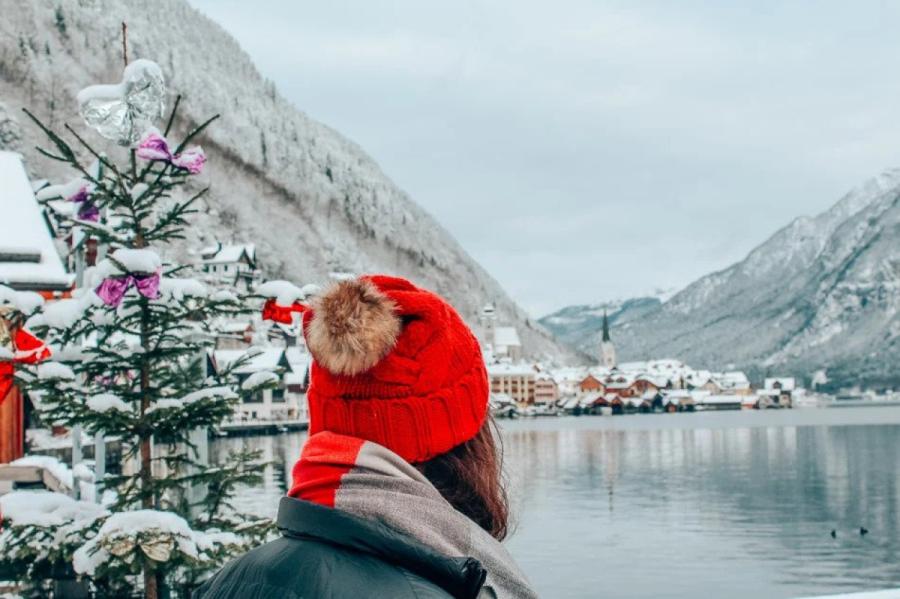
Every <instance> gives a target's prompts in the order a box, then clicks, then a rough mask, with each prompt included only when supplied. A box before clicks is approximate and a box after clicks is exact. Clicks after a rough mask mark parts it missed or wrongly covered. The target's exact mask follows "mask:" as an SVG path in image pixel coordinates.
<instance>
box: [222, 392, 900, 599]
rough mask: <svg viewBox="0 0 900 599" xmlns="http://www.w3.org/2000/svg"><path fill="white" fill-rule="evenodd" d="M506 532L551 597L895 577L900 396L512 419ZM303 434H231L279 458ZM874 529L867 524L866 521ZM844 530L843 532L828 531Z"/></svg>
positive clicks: (763, 593) (262, 497) (735, 591)
mask: <svg viewBox="0 0 900 599" xmlns="http://www.w3.org/2000/svg"><path fill="white" fill-rule="evenodd" d="M502 428H503V436H504V444H505V450H506V460H507V467H508V472H509V476H510V481H511V493H512V496H513V502H514V506H515V509H516V514H517V526H516V530H515V533H514V535H513V536H512V538H511V539H510V540H509V541H508V544H509V548H510V550H511V551H512V553H513V555H514V556H515V557H516V558H517V559H518V560H519V562H520V564H521V565H522V566H523V568H524V569H525V571H526V572H528V573H529V576H530V577H531V579H532V581H533V582H534V583H535V585H536V586H537V588H538V590H539V591H540V592H541V593H542V596H544V597H547V598H548V599H555V598H563V597H584V598H588V597H590V598H595V597H623V598H628V597H709V598H717V597H731V598H743V597H747V598H751V597H752V598H769V597H771V598H778V597H801V596H806V595H816V594H826V593H838V592H846V591H856V590H868V589H880V588H890V587H900V408H895V407H890V408H843V409H827V410H814V409H807V410H802V409H797V410H792V411H765V412H721V413H697V414H673V415H668V414H666V415H663V414H660V415H634V416H616V417H581V418H543V419H536V420H518V421H506V422H504V423H503V426H502ZM304 438H305V435H303V434H290V435H280V436H275V437H250V438H243V439H223V440H220V441H217V442H216V445H215V446H214V448H213V449H214V453H222V452H225V451H227V450H228V448H229V447H235V446H240V445H243V444H246V445H248V446H251V447H256V448H260V449H263V450H264V453H265V457H266V459H268V460H271V461H272V462H273V465H271V466H269V467H268V468H267V469H266V472H265V483H264V485H262V486H261V487H259V488H256V489H248V490H247V492H246V493H245V494H244V495H243V496H242V498H241V506H240V507H242V508H244V509H247V510H252V511H255V512H257V513H261V514H266V515H274V513H275V509H276V506H277V501H278V497H279V496H280V495H281V494H283V492H284V490H285V485H286V481H287V480H288V479H289V477H290V469H291V467H292V466H293V463H294V461H295V460H296V458H297V456H298V455H299V452H300V447H301V445H302V443H303V439H304ZM860 526H865V527H866V528H868V529H869V530H870V531H871V532H870V533H869V534H868V535H867V536H865V537H861V536H860V535H859V532H858V529H859V527H860ZM832 529H836V530H837V535H838V536H837V539H832V538H831V536H830V532H831V530H832Z"/></svg>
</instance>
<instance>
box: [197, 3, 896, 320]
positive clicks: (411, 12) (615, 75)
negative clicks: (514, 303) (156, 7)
mask: <svg viewBox="0 0 900 599" xmlns="http://www.w3.org/2000/svg"><path fill="white" fill-rule="evenodd" d="M191 1H192V3H193V4H194V5H195V6H197V7H198V8H200V9H201V10H203V11H204V12H205V13H206V14H208V15H209V16H211V17H212V18H213V19H215V20H216V21H218V22H219V23H220V24H221V25H223V26H224V27H225V29H227V30H228V31H229V32H231V33H232V34H233V35H235V36H236V37H237V39H238V40H239V41H240V43H241V44H242V45H243V47H244V49H245V50H246V51H247V52H248V53H249V54H250V55H251V56H252V57H253V59H254V60H255V61H256V63H257V65H258V67H259V69H260V70H261V71H262V73H263V74H264V75H265V76H266V77H268V78H270V79H272V80H274V81H275V82H276V84H277V86H278V88H279V89H280V91H281V92H282V93H283V94H284V95H285V96H287V98H289V99H290V100H291V101H293V102H294V103H295V104H296V105H297V106H298V107H299V108H300V109H302V110H304V111H305V112H306V113H307V114H309V115H310V116H312V117H313V118H316V119H318V120H320V121H322V122H324V123H326V124H328V125H330V126H332V127H334V128H335V129H337V130H339V131H340V132H342V133H343V134H345V135H347V136H348V137H350V138H351V139H353V140H355V141H356V142H358V143H359V144H360V145H362V147H363V148H365V149H366V150H367V151H368V152H369V153H370V154H371V155H372V156H373V157H374V158H375V159H376V160H377V161H378V162H379V163H380V164H381V166H382V168H383V169H384V171H385V172H386V173H387V174H388V175H389V176H390V177H391V178H392V179H393V180H394V181H396V182H397V183H398V184H399V185H400V186H401V187H402V188H404V189H406V190H407V191H408V192H409V193H410V194H411V195H412V197H413V198H414V199H415V200H416V201H417V202H418V203H419V204H421V205H422V206H423V207H425V208H426V209H427V210H428V211H430V212H431V213H432V214H433V215H434V216H435V217H436V218H437V219H438V220H439V221H440V222H441V223H443V224H444V226H445V227H446V228H448V229H449V230H450V231H451V232H452V233H453V234H454V235H455V236H456V238H457V239H458V240H459V241H460V242H461V243H462V245H463V246H464V247H465V248H466V250H468V252H469V253H470V254H471V255H472V256H474V257H475V258H476V259H477V260H478V261H479V262H480V263H481V264H482V265H483V266H484V267H485V268H487V270H488V271H490V272H491V273H492V274H493V275H494V276H495V277H496V278H497V279H498V280H499V281H500V282H501V283H502V284H503V285H504V286H505V287H506V289H507V290H508V291H509V292H510V293H511V294H512V295H513V297H515V298H516V299H518V300H519V302H520V303H521V304H522V305H524V306H525V307H526V308H528V309H529V310H530V311H531V312H532V313H533V314H535V315H538V316H539V315H542V314H544V313H547V312H548V311H551V310H554V309H556V308H559V307H561V306H563V305H567V304H572V303H590V302H597V301H602V300H608V299H614V298H622V297H629V296H633V295H639V294H643V293H647V292H649V291H652V290H653V289H655V288H670V287H681V286H684V285H686V284H688V283H690V282H691V281H692V280H694V279H695V278H697V277H699V276H701V275H703V274H706V273H708V272H710V271H712V270H716V269H720V268H724V267H726V266H728V265H729V264H731V263H732V262H734V261H736V260H739V259H740V258H742V257H743V256H744V255H745V254H746V253H747V252H748V251H749V250H750V249H752V248H753V247H754V246H756V245H758V244H759V243H761V242H762V241H764V240H765V239H766V238H767V237H768V236H769V235H771V234H772V233H773V232H774V231H775V230H776V229H777V228H779V227H781V226H783V225H785V224H787V222H789V221H790V220H791V219H793V218H795V217H797V216H799V215H802V214H813V213H816V212H818V211H821V210H824V209H826V208H827V207H828V206H830V205H831V204H832V203H834V202H835V201H836V200H837V199H838V198H839V197H840V196H841V195H843V194H844V193H845V192H846V191H848V190H849V189H850V188H852V187H854V186H856V185H858V184H859V183H861V182H862V181H863V180H864V179H866V178H868V177H870V176H873V175H875V174H877V173H878V172H880V171H882V170H883V169H885V168H887V167H891V166H895V165H898V164H900V64H898V63H900V60H898V59H900V35H898V31H900V3H891V2H887V1H885V2H878V1H871V2H864V1H855V2H827V1H815V2H813V1H809V2H792V1H789V0H779V1H772V2H767V1H762V0H752V1H749V0H748V1H745V2H738V1H733V2H713V1H710V2H688V1H684V0H682V1H679V2H677V3H676V2H669V1H660V2H637V1H627V2H624V1H623V2H600V1H578V0H573V1H568V0H559V1H555V2H547V1H546V0H543V1H532V0H515V1H513V0H502V1H501V0H485V1H467V0H456V1H455V2H428V1H424V0H394V1H390V0H377V1H364V0H359V1H345V0H329V1H328V2H310V1H302V2H301V1H288V0H268V1H267V0H256V1H254V2H246V1H244V0H241V1H238V0H191Z"/></svg>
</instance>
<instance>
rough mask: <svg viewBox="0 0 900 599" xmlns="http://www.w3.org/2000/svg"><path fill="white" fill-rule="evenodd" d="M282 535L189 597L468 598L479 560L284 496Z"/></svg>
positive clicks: (480, 573) (474, 590) (478, 576)
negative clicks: (446, 553)
mask: <svg viewBox="0 0 900 599" xmlns="http://www.w3.org/2000/svg"><path fill="white" fill-rule="evenodd" d="M277 523H278V527H279V528H280V529H281V531H282V533H283V535H284V536H282V537H281V538H280V539H278V540H276V541H272V542H271V543H268V544H266V545H263V546H261V547H258V548H256V549H254V550H252V551H250V552H249V553H247V554H246V555H244V556H242V557H240V558H239V559H237V560H235V561H233V562H231V563H230V564H228V565H227V566H225V567H224V568H223V569H222V570H221V571H220V572H219V573H218V574H216V575H215V576H214V577H213V578H211V579H210V580H209V581H207V582H206V583H205V584H204V585H203V586H202V587H200V589H198V590H197V591H196V593H195V594H194V599H238V598H240V599H301V598H303V599H320V598H321V599H325V598H328V599H345V598H346V599H366V598H369V597H384V598H386V599H407V598H409V599H412V598H417V599H431V598H435V599H437V598H441V599H446V598H448V597H457V598H465V599H469V598H471V599H474V598H475V597H478V596H479V591H480V590H481V588H482V585H483V584H484V581H485V577H486V572H485V570H484V568H483V567H482V566H481V564H480V563H479V561H478V560H476V559H473V558H465V557H456V558H454V557H446V556H443V555H440V554H439V553H437V552H436V551H434V550H433V549H430V548H429V547H427V546H425V545H423V544H422V543H420V542H419V541H417V540H415V539H414V538H412V537H410V536H407V535H405V534H403V533H401V532H398V531H396V530H394V529H393V528H389V527H388V526H386V525H384V524H382V523H380V522H377V521H374V520H368V519H364V518H360V517H358V516H354V515H353V514H350V513H348V512H345V511H342V510H339V509H334V508H328V507H323V506H320V505H316V504H315V503H311V502H308V501H302V500H299V499H293V498H291V497H285V498H283V499H282V500H281V504H280V505H279V508H278V521H277Z"/></svg>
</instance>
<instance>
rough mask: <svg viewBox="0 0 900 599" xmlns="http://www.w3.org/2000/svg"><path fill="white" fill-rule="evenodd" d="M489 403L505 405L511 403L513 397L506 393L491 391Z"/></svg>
mask: <svg viewBox="0 0 900 599" xmlns="http://www.w3.org/2000/svg"><path fill="white" fill-rule="evenodd" d="M490 403H492V404H494V405H495V406H505V405H509V404H511V403H513V398H512V397H510V395H509V394H508V393H491V397H490Z"/></svg>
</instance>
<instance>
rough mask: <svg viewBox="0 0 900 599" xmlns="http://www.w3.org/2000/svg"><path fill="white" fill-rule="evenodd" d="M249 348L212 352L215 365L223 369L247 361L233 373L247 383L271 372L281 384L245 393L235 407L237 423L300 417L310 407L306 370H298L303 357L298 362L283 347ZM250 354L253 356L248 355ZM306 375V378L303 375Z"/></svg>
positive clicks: (233, 417) (239, 379)
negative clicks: (305, 403)
mask: <svg viewBox="0 0 900 599" xmlns="http://www.w3.org/2000/svg"><path fill="white" fill-rule="evenodd" d="M248 351H250V350H247V349H221V350H215V351H214V352H212V356H211V357H212V366H213V368H214V369H215V371H217V372H222V371H224V370H226V369H229V368H231V367H232V366H233V365H235V364H237V363H238V361H241V360H243V363H241V364H240V365H239V366H237V367H236V368H234V370H233V371H232V372H233V374H234V375H235V376H236V377H237V379H238V382H239V383H240V384H241V385H243V384H244V383H245V382H246V381H247V380H248V379H249V378H250V377H251V376H253V375H256V374H258V373H265V372H271V373H274V374H275V375H277V376H278V380H279V382H278V385H277V386H275V387H274V388H266V389H261V390H258V391H256V392H253V393H251V394H250V395H249V396H244V397H243V398H242V400H241V402H240V403H239V404H238V405H237V406H235V412H234V415H233V416H232V419H233V420H234V421H235V422H283V421H288V420H296V419H298V418H299V417H300V415H301V414H302V413H304V412H305V410H306V408H305V406H304V407H301V404H302V403H303V402H305V392H306V391H305V388H306V386H308V383H307V382H306V379H305V377H306V372H305V371H304V372H303V373H302V374H301V373H300V372H298V371H297V370H295V368H297V367H298V364H299V363H301V361H300V360H299V359H297V358H296V357H294V360H295V361H294V362H293V363H292V361H291V359H289V356H288V354H287V351H286V349H285V348H283V347H265V348H253V351H250V353H248ZM248 356H249V357H248ZM300 377H304V378H300Z"/></svg>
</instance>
